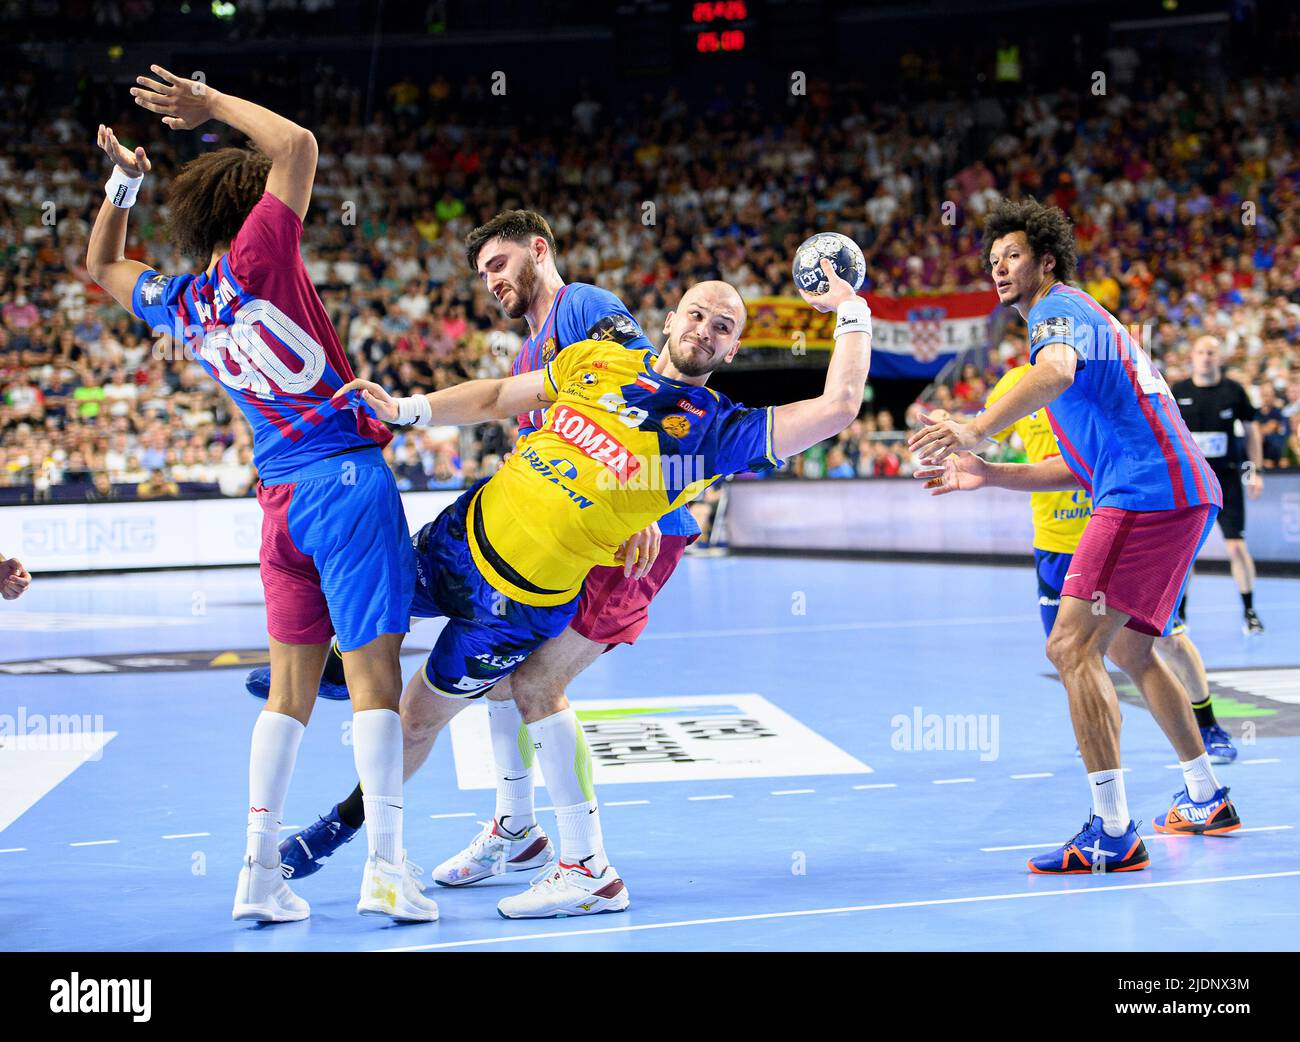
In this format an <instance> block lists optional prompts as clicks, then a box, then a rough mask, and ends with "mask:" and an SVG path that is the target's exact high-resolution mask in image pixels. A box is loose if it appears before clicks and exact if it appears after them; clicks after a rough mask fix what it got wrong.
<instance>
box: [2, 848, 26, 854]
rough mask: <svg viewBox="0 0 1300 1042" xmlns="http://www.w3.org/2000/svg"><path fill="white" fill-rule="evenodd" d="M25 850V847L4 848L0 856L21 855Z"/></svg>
mask: <svg viewBox="0 0 1300 1042" xmlns="http://www.w3.org/2000/svg"><path fill="white" fill-rule="evenodd" d="M26 849H27V848H26V847H5V848H4V850H0V854H21V853H22V852H23V851H25V850H26Z"/></svg>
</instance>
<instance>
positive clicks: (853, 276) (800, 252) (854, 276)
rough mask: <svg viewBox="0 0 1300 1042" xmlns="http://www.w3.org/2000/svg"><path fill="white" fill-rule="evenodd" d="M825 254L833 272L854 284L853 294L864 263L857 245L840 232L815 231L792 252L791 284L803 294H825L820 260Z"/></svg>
mask: <svg viewBox="0 0 1300 1042" xmlns="http://www.w3.org/2000/svg"><path fill="white" fill-rule="evenodd" d="M823 257H825V258H826V259H827V260H829V261H830V262H831V264H832V266H834V268H835V274H837V275H838V276H839V277H840V278H842V279H843V280H844V281H845V282H847V283H848V284H849V285H850V286H852V287H853V290H854V292H855V293H856V292H857V291H858V290H859V289H861V288H862V282H863V280H864V279H865V278H866V277H867V262H866V260H865V259H864V258H863V256H862V251H861V250H860V249H858V244H857V243H856V242H854V241H853V240H852V239H850V238H849V237H848V236H847V235H841V234H840V233H839V232H818V233H817V234H816V235H814V236H813V237H812V238H810V239H805V240H804V241H803V244H802V245H801V246H800V247H799V249H797V250H796V251H795V254H794V284H795V286H797V287H798V288H799V289H801V290H803V291H804V292H805V293H812V294H814V295H815V294H818V293H825V292H826V290H827V289H828V288H829V287H828V283H827V281H826V274H825V272H823V271H822V268H821V262H822V258H823Z"/></svg>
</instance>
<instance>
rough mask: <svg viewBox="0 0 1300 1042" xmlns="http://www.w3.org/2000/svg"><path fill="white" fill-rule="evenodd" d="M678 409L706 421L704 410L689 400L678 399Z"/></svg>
mask: <svg viewBox="0 0 1300 1042" xmlns="http://www.w3.org/2000/svg"><path fill="white" fill-rule="evenodd" d="M677 408H679V409H681V410H682V411H683V412H688V413H690V414H691V415H692V416H695V417H698V418H699V419H701V420H702V419H704V410H703V409H701V408H700V407H699V406H698V405H696V404H695V403H694V402H692V401H690V399H688V398H678V399H677Z"/></svg>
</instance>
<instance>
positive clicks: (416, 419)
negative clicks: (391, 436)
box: [393, 394, 433, 427]
mask: <svg viewBox="0 0 1300 1042" xmlns="http://www.w3.org/2000/svg"><path fill="white" fill-rule="evenodd" d="M394 401H395V402H396V403H397V419H396V420H394V421H393V422H394V423H395V424H397V425H398V426H399V427H428V426H429V425H430V424H432V423H433V410H432V409H431V408H429V399H428V397H427V396H426V395H423V394H415V395H412V396H411V397H410V398H395V399H394Z"/></svg>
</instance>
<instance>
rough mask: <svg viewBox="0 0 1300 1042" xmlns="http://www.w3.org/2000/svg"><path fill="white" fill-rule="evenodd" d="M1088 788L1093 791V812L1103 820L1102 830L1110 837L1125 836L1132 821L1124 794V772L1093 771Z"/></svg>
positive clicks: (1089, 777)
mask: <svg viewBox="0 0 1300 1042" xmlns="http://www.w3.org/2000/svg"><path fill="white" fill-rule="evenodd" d="M1088 788H1089V789H1091V790H1092V812H1093V813H1094V814H1096V815H1098V816H1099V817H1100V818H1101V827H1102V830H1103V831H1104V832H1105V833H1106V835H1108V836H1122V835H1124V833H1125V832H1127V831H1128V823H1129V822H1130V821H1131V820H1132V819H1131V818H1130V817H1129V813H1128V796H1127V795H1126V794H1125V792H1124V772H1123V771H1121V770H1114V771H1093V772H1092V773H1091V774H1089V775H1088Z"/></svg>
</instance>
